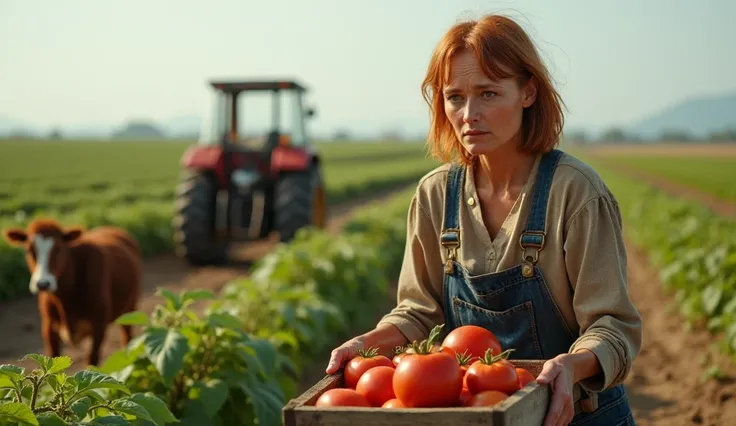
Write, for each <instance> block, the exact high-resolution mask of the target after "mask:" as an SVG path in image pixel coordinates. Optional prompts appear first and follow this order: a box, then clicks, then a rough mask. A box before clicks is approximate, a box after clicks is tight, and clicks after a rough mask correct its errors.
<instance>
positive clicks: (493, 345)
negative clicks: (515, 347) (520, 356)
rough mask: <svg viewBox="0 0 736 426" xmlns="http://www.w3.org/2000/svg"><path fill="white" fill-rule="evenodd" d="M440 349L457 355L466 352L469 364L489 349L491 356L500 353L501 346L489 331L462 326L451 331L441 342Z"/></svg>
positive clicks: (477, 327) (474, 326) (471, 326)
mask: <svg viewBox="0 0 736 426" xmlns="http://www.w3.org/2000/svg"><path fill="white" fill-rule="evenodd" d="M442 347H443V348H448V349H451V350H453V351H454V352H457V353H463V352H465V351H468V354H469V355H470V356H471V359H470V361H471V362H473V361H476V360H477V359H478V358H480V357H482V356H483V355H484V354H485V353H486V350H487V349H491V350H492V351H493V355H498V354H500V353H501V344H500V343H499V342H498V339H496V336H495V335H494V334H493V333H491V331H490V330H486V329H485V328H483V327H479V326H477V325H463V326H460V327H458V328H456V329H454V330H452V331H451V332H449V333H448V334H447V336H446V337H445V340H444V341H443V342H442Z"/></svg>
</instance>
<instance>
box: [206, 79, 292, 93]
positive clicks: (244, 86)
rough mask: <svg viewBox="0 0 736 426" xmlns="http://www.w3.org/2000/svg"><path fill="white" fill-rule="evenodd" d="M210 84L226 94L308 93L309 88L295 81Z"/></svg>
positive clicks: (221, 82) (249, 81) (239, 81)
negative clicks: (275, 91) (244, 92)
mask: <svg viewBox="0 0 736 426" xmlns="http://www.w3.org/2000/svg"><path fill="white" fill-rule="evenodd" d="M210 84H211V85H212V87H214V88H215V89H217V90H220V91H223V92H226V93H238V92H243V91H250V90H299V91H301V92H306V91H307V88H306V87H305V86H303V85H301V84H299V83H297V82H296V81H293V80H235V81H233V80H231V81H223V80H215V81H211V82H210Z"/></svg>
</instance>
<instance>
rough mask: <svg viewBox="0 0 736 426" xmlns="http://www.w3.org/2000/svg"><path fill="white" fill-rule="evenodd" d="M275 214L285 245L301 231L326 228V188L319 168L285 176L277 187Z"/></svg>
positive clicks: (276, 224)
mask: <svg viewBox="0 0 736 426" xmlns="http://www.w3.org/2000/svg"><path fill="white" fill-rule="evenodd" d="M274 214H275V229H276V231H278V232H279V235H280V240H281V241H282V242H288V241H291V240H292V239H293V238H294V235H295V234H296V231H298V230H299V229H300V228H303V227H306V226H315V227H317V228H324V227H325V223H326V202H325V187H324V182H323V180H322V175H321V173H320V169H319V166H317V165H313V166H312V167H311V168H310V169H309V170H308V171H306V172H290V173H284V174H283V175H282V176H281V178H280V179H279V182H278V183H277V184H276V191H275V200H274Z"/></svg>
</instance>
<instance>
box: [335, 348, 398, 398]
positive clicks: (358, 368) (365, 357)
mask: <svg viewBox="0 0 736 426" xmlns="http://www.w3.org/2000/svg"><path fill="white" fill-rule="evenodd" d="M384 365H385V366H386V367H392V368H393V367H394V363H393V362H391V360H390V359H388V358H387V357H385V356H383V355H378V349H375V348H371V349H369V350H367V351H366V350H360V351H358V356H356V357H355V358H353V359H351V360H350V362H348V365H346V366H345V387H348V388H351V389H355V386H356V385H357V384H358V380H360V376H362V375H363V373H365V372H366V371H368V370H369V369H371V368H373V367H380V366H384Z"/></svg>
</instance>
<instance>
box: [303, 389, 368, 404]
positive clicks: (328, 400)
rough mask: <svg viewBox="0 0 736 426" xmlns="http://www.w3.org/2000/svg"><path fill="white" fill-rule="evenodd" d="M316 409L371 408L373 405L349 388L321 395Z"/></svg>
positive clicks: (331, 390)
mask: <svg viewBox="0 0 736 426" xmlns="http://www.w3.org/2000/svg"><path fill="white" fill-rule="evenodd" d="M314 406H315V407H370V406H371V403H370V402H368V400H367V399H365V397H364V396H363V395H361V394H359V393H358V392H356V391H354V390H352V389H347V388H334V389H330V390H328V391H327V392H325V393H323V394H322V395H320V397H319V399H317V402H315V403H314Z"/></svg>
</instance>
